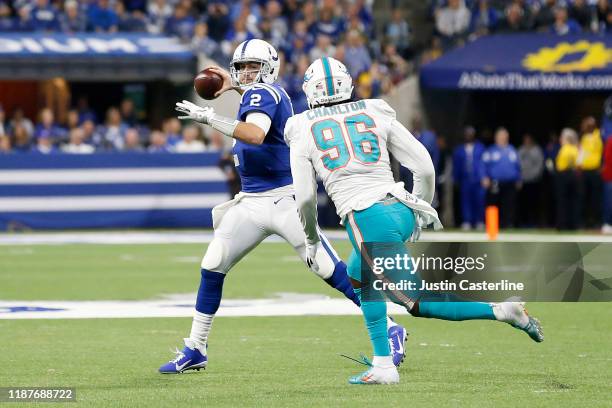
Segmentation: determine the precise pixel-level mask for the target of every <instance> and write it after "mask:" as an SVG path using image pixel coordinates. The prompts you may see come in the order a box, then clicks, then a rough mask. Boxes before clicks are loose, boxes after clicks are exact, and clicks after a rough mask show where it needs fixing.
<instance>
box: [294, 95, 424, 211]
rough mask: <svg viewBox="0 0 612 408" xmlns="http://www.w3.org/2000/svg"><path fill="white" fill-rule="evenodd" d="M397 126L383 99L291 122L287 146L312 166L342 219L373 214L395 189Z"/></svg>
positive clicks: (311, 113)
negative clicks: (353, 214) (368, 210)
mask: <svg viewBox="0 0 612 408" xmlns="http://www.w3.org/2000/svg"><path fill="white" fill-rule="evenodd" d="M394 122H397V121H396V119H395V111H394V110H393V109H392V108H391V107H390V106H389V105H388V104H387V103H386V102H385V101H383V100H382V99H366V100H359V101H356V102H347V103H343V104H338V105H333V106H329V107H319V108H315V109H311V110H308V111H306V112H303V113H300V114H298V115H295V116H293V117H292V118H290V119H289V121H288V122H287V124H286V126H285V140H286V141H287V144H289V145H290V147H291V150H292V154H299V155H300V156H304V157H305V158H307V159H308V160H309V161H310V162H311V164H312V167H314V169H315V170H316V173H317V174H318V175H319V177H320V178H321V179H322V180H323V184H324V185H325V189H326V190H327V192H328V194H329V195H330V197H331V199H332V200H333V202H334V204H335V205H336V208H337V210H338V215H339V216H340V218H341V219H343V218H344V216H345V215H346V214H347V213H348V212H349V211H351V210H356V211H358V210H362V209H365V208H368V207H369V206H371V205H372V204H374V203H375V202H376V201H378V200H380V199H381V198H383V197H385V195H386V194H387V193H388V192H389V191H390V190H391V189H393V187H394V186H395V181H394V179H393V173H392V171H391V165H390V160H389V148H391V149H392V146H393V145H394V144H397V140H394V137H395V139H397V136H394V133H395V132H394V131H393V123H394ZM399 126H401V125H399ZM413 139H414V138H413ZM415 141H416V140H415ZM417 143H418V141H417ZM294 149H295V150H296V151H297V152H294ZM294 177H295V174H294Z"/></svg>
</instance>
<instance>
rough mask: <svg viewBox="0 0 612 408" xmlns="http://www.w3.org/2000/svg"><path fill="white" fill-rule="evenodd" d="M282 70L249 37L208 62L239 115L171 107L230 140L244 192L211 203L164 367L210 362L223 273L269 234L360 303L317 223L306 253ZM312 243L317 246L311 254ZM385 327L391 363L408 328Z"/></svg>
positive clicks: (263, 45) (399, 355) (270, 51)
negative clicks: (196, 268) (191, 310)
mask: <svg viewBox="0 0 612 408" xmlns="http://www.w3.org/2000/svg"><path fill="white" fill-rule="evenodd" d="M279 68H280V62H279V58H278V55H277V53H276V50H275V49H274V48H273V47H272V46H271V45H270V44H268V43H267V42H265V41H262V40H247V41H245V42H243V43H241V44H240V45H238V47H237V48H236V50H235V52H234V55H233V59H232V61H231V63H230V73H228V72H226V71H225V70H223V69H221V68H218V67H217V68H213V69H214V70H215V71H216V72H217V73H218V74H219V75H221V76H222V77H223V79H224V83H223V87H222V89H221V90H219V91H218V92H217V96H218V95H220V94H221V93H223V92H226V91H228V90H231V89H234V90H236V91H237V92H238V93H240V94H241V95H242V98H241V101H240V109H239V112H238V119H237V120H234V119H230V118H227V117H223V116H221V115H218V114H216V113H215V112H214V110H213V109H212V108H210V107H199V106H197V105H195V104H193V103H191V102H188V101H183V102H178V103H177V104H176V106H177V108H176V109H177V110H178V111H179V112H182V113H183V114H184V115H183V116H179V119H190V120H195V121H198V122H200V123H204V124H207V125H209V126H211V127H213V128H214V129H216V130H218V131H220V132H221V133H223V134H225V135H227V136H229V137H232V138H234V146H233V155H234V161H235V165H236V167H237V169H238V173H239V175H240V180H241V182H242V191H241V192H240V193H239V194H237V195H236V196H235V198H234V199H233V200H231V201H229V202H227V203H224V204H221V205H219V206H217V207H215V208H214V209H213V212H212V216H213V227H214V238H213V240H212V242H211V243H210V245H209V246H208V249H207V251H206V254H205V255H204V258H203V259H202V264H201V281H200V287H199V290H198V295H197V299H196V311H195V314H194V318H193V323H192V327H191V334H190V335H189V337H188V338H186V339H184V342H185V347H184V348H183V350H182V351H178V350H177V356H176V358H175V359H174V360H172V361H170V362H169V363H166V364H164V365H163V366H162V367H160V369H159V371H160V372H161V373H180V372H183V371H186V370H200V369H201V368H204V367H205V366H206V365H207V363H208V357H207V354H206V348H207V341H208V335H209V332H210V329H211V326H212V322H213V318H214V316H215V313H216V312H217V310H218V308H219V304H220V302H221V294H222V288H223V282H224V279H225V276H226V274H227V273H228V272H229V270H230V269H231V268H232V267H233V266H234V265H235V264H236V263H237V262H238V261H240V259H242V257H244V256H245V255H246V254H247V253H248V252H250V251H251V250H252V249H253V248H255V247H256V246H257V245H258V244H259V243H260V242H261V241H263V240H264V239H265V238H266V237H268V236H269V235H272V234H276V235H279V236H281V237H282V238H284V239H285V240H286V241H287V242H288V243H289V244H291V245H292V246H293V248H294V249H295V251H296V252H297V253H298V255H299V256H300V257H301V258H302V260H303V261H304V262H306V260H307V259H309V258H312V259H316V263H317V268H316V269H315V268H311V269H312V270H313V272H315V273H316V274H317V275H318V276H319V277H321V278H322V279H324V280H325V282H326V283H328V284H329V285H330V286H332V287H333V288H335V289H337V290H338V291H340V292H342V293H343V294H344V295H345V296H346V297H347V298H349V299H351V300H352V301H353V302H354V303H355V304H356V305H358V306H359V299H358V298H357V296H356V295H355V292H354V291H353V288H352V286H351V284H350V282H349V280H348V276H347V272H346V264H344V262H342V261H341V260H340V259H339V257H338V255H337V254H336V252H335V251H334V250H333V248H332V247H331V245H330V243H329V241H328V240H327V239H326V238H325V236H323V234H321V232H320V231H319V230H318V227H317V234H318V237H319V239H318V241H317V247H318V248H316V247H314V246H313V247H311V251H312V253H311V254H310V255H309V256H307V254H306V245H305V238H306V237H305V235H304V230H303V228H302V225H301V223H300V220H299V218H298V214H297V208H296V205H295V199H294V189H293V185H292V183H293V180H292V177H291V168H290V164H289V147H288V146H287V145H286V144H285V142H284V139H283V131H284V128H285V123H286V122H287V119H288V118H289V117H291V116H292V115H293V107H292V105H291V100H290V98H289V96H288V95H287V93H286V92H285V90H284V89H283V88H281V87H280V86H279V85H277V84H275V81H276V79H277V77H278V73H279ZM315 249H320V250H318V251H316V255H315ZM308 266H310V265H308ZM385 319H387V318H386V316H385ZM387 326H388V328H387ZM385 327H386V328H385V331H387V332H388V333H387V334H388V341H389V344H390V347H391V348H392V349H393V350H394V361H395V362H396V364H398V365H399V364H400V363H401V361H402V359H403V357H404V353H405V351H404V350H405V348H404V342H405V340H406V331H405V329H404V328H403V327H401V326H399V325H397V324H395V323H393V321H391V320H390V319H389V320H388V322H387V320H386V323H385ZM385 337H387V336H385ZM385 341H387V339H386V340H385Z"/></svg>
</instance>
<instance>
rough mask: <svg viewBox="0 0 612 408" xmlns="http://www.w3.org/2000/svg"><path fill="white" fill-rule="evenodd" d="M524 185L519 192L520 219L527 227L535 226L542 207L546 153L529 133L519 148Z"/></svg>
mask: <svg viewBox="0 0 612 408" xmlns="http://www.w3.org/2000/svg"><path fill="white" fill-rule="evenodd" d="M518 154H519V160H520V163H521V179H522V181H523V182H522V187H521V191H520V193H519V220H520V222H521V223H522V224H523V226H526V227H530V228H532V227H535V226H537V223H538V217H537V216H538V211H539V209H540V197H541V195H540V191H541V181H542V174H543V173H544V153H543V152H542V148H541V147H540V146H538V145H537V143H536V142H535V141H534V140H533V136H531V135H530V134H529V133H527V134H525V135H524V136H523V144H522V145H521V147H520V148H519V150H518Z"/></svg>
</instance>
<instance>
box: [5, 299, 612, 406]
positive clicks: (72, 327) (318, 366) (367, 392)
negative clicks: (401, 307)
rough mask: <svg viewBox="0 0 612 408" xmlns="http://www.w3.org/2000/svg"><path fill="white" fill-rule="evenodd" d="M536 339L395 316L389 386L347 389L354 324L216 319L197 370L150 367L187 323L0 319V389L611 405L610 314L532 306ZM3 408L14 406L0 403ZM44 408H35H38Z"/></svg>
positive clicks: (599, 308) (172, 399)
mask: <svg viewBox="0 0 612 408" xmlns="http://www.w3.org/2000/svg"><path fill="white" fill-rule="evenodd" d="M531 312H532V313H533V314H536V315H538V316H539V317H540V318H541V319H542V321H543V322H544V324H545V330H546V341H545V342H544V343H542V344H536V343H534V342H532V341H531V340H530V339H529V338H528V337H527V335H525V334H523V333H522V332H519V331H517V330H515V329H512V328H511V327H509V326H507V325H505V324H502V323H496V322H463V323H450V322H441V321H434V320H426V319H414V318H409V317H405V318H401V319H400V320H401V322H403V323H405V324H406V325H407V326H408V327H409V328H410V331H411V332H412V335H411V338H410V340H409V347H408V359H407V363H406V365H405V366H404V367H402V368H401V370H400V373H401V376H402V382H401V384H400V385H398V386H387V387H381V386H350V385H348V384H347V383H346V380H347V377H348V376H349V375H351V374H355V373H357V372H359V371H360V366H358V365H356V364H354V363H352V362H350V361H348V360H345V359H343V358H340V357H338V354H339V353H348V354H351V355H357V354H358V353H359V352H360V351H365V352H367V351H368V350H369V345H368V341H367V338H366V334H365V330H364V328H363V327H362V321H361V318H360V317H358V316H353V317H300V318H288V317H283V318H218V319H217V320H215V328H214V334H213V335H212V338H211V345H210V349H209V355H210V358H211V363H210V366H209V368H208V369H207V370H206V371H203V372H199V373H192V374H183V375H179V376H163V375H160V374H157V373H156V369H157V367H158V366H159V365H160V364H161V363H163V362H164V360H167V359H168V358H169V357H170V353H169V352H168V347H169V346H171V345H175V344H176V343H177V342H178V341H179V339H180V338H181V337H182V336H184V335H185V333H186V331H187V329H188V327H189V324H190V322H189V319H116V320H107V319H95V320H29V321H0V344H2V350H3V352H2V353H1V354H0V367H2V370H0V386H56V387H57V386H72V387H76V388H77V396H78V400H79V403H78V406H98V407H111V406H112V407H133V406H147V407H164V406H173V407H183V406H194V407H195V406H200V407H206V406H215V407H216V406H228V407H229V406H234V407H235V406H266V407H269V406H291V407H297V406H305V407H312V406H326V407H331V406H347V407H356V406H373V407H378V406H414V407H422V406H427V407H471V406H478V407H604V406H612V401H611V400H610V395H612V384H611V379H612V377H611V376H612V369H611V367H612V352H611V351H610V345H609V337H608V336H609V333H610V331H611V330H612V310H611V308H610V307H609V305H607V304H537V305H532V307H531ZM11 406H15V405H12V404H11ZM45 406H46V405H45Z"/></svg>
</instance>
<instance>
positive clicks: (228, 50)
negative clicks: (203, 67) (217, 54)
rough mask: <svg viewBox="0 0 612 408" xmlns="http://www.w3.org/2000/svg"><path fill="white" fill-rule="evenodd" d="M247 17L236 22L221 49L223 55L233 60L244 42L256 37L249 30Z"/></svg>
mask: <svg viewBox="0 0 612 408" xmlns="http://www.w3.org/2000/svg"><path fill="white" fill-rule="evenodd" d="M246 23H247V16H246V15H245V16H242V17H240V18H239V19H238V20H236V21H235V22H234V26H233V28H232V29H231V30H229V31H228V32H227V35H226V36H225V40H224V41H223V42H222V44H221V47H222V49H223V53H224V54H226V55H227V56H229V57H230V58H231V55H232V53H233V52H234V50H235V49H236V47H237V46H238V44H240V43H241V42H243V41H246V40H252V39H253V38H255V35H254V34H253V33H252V32H251V31H249V29H248V28H247V24H246Z"/></svg>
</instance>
